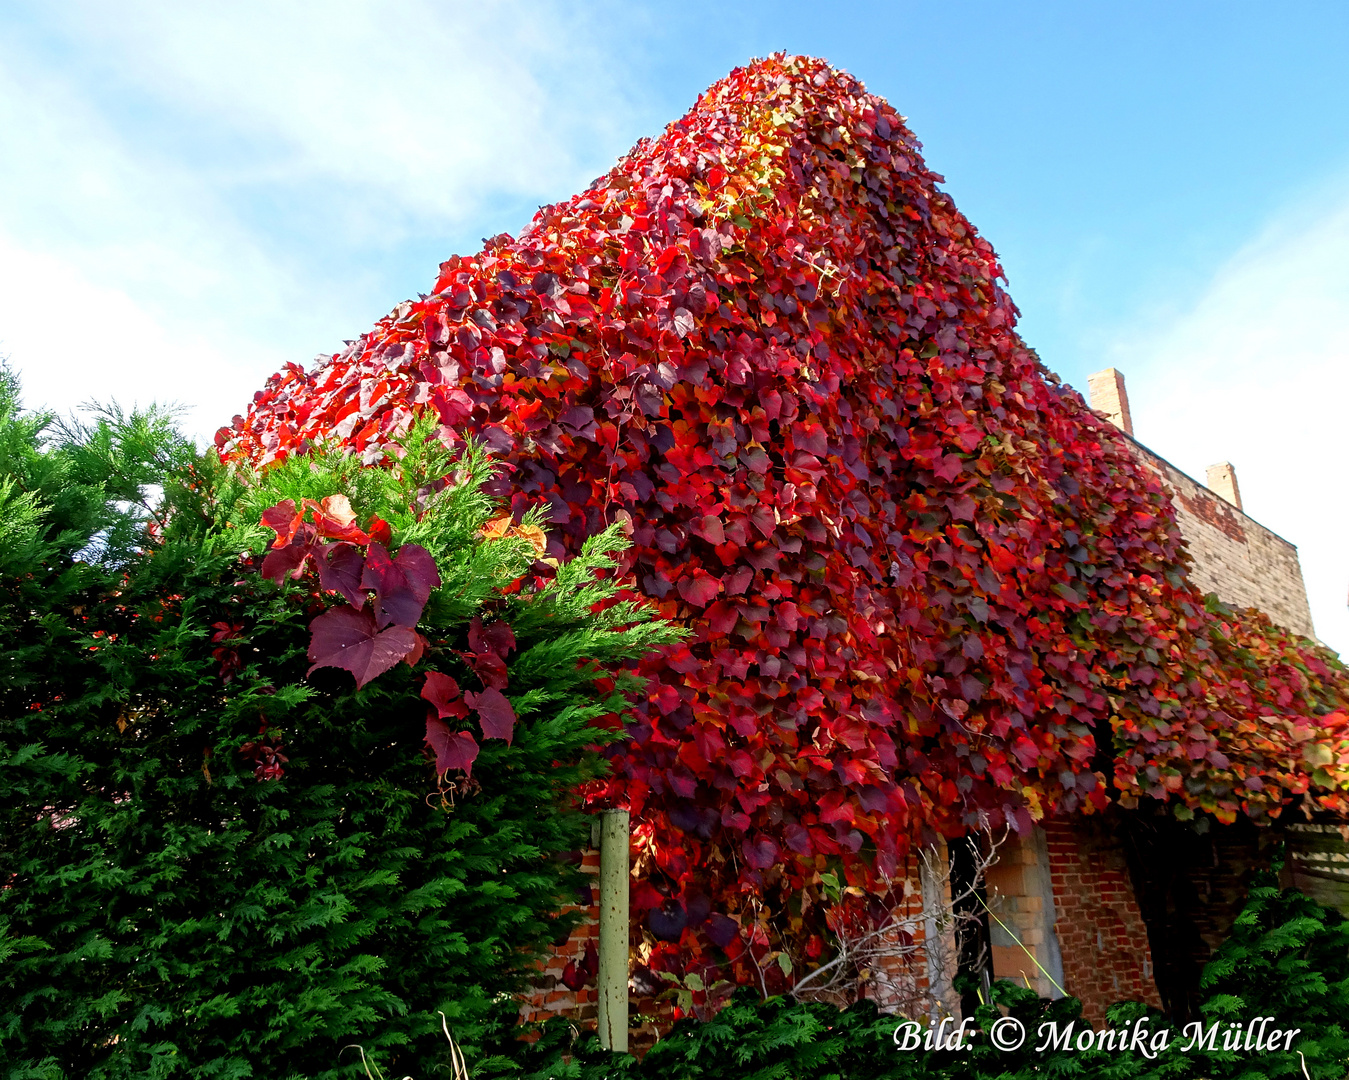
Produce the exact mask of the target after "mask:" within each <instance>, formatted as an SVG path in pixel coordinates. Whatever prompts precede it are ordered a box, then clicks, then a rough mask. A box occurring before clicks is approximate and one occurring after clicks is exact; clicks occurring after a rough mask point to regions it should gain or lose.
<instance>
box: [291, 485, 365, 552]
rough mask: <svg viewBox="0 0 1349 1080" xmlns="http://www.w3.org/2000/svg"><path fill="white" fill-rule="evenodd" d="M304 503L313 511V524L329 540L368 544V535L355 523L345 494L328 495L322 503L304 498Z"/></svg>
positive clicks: (354, 516) (354, 517)
mask: <svg viewBox="0 0 1349 1080" xmlns="http://www.w3.org/2000/svg"><path fill="white" fill-rule="evenodd" d="M304 505H305V506H306V507H307V508H308V509H310V510H312V511H313V513H314V525H315V527H317V529H318V531H319V532H320V533H321V534H322V535H323V536H326V537H328V538H329V539H331V540H350V541H354V542H355V543H357V544H368V543H369V542H370V536H369V535H368V534H367V533H366V532H365V531H364V530H362V529H360V528H359V527H358V526H357V525H356V515H355V513H354V512H353V511H352V509H351V503H350V502H348V501H347V497H346V496H345V495H329V496H328V497H327V498H326V499H324V500H323V502H322V503H316V502H314V500H312V499H305V501H304Z"/></svg>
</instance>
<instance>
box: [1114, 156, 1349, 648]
mask: <svg viewBox="0 0 1349 1080" xmlns="http://www.w3.org/2000/svg"><path fill="white" fill-rule="evenodd" d="M1110 362H1111V363H1113V364H1114V366H1115V367H1117V368H1119V369H1120V370H1122V371H1125V372H1126V373H1127V374H1128V375H1129V376H1130V380H1129V389H1130V400H1131V404H1132V406H1133V414H1134V423H1135V428H1136V432H1137V434H1138V436H1139V438H1140V439H1141V440H1142V441H1143V442H1144V443H1145V444H1147V445H1148V446H1150V447H1152V448H1153V449H1154V450H1156V451H1157V452H1158V453H1160V454H1162V455H1163V456H1165V457H1167V458H1169V459H1170V460H1171V461H1173V462H1174V463H1175V464H1176V465H1178V466H1179V467H1181V468H1182V469H1184V470H1185V471H1186V472H1189V473H1190V474H1191V475H1193V476H1198V477H1200V478H1202V477H1203V475H1204V469H1205V467H1206V466H1207V465H1209V464H1212V463H1214V462H1217V461H1223V460H1230V461H1231V462H1232V463H1233V464H1234V465H1235V466H1236V468H1237V474H1238V477H1239V480H1240V484H1241V492H1242V498H1243V502H1244V504H1245V508H1246V510H1247V512H1248V513H1250V514H1251V516H1252V517H1254V518H1255V519H1256V520H1258V521H1260V522H1262V523H1263V524H1265V525H1267V526H1268V527H1270V528H1272V529H1273V530H1275V531H1276V532H1277V533H1279V534H1280V535H1281V536H1283V537H1284V538H1285V539H1287V540H1290V541H1292V542H1293V543H1295V544H1297V545H1298V552H1299V555H1300V557H1301V560H1302V569H1303V575H1304V577H1305V579H1306V583H1307V591H1308V594H1309V596H1310V599H1311V605H1312V618H1313V621H1314V622H1315V625H1316V631H1317V635H1318V636H1319V637H1320V638H1322V640H1324V641H1326V642H1327V643H1328V644H1330V645H1332V646H1334V647H1336V648H1338V649H1345V650H1349V609H1346V601H1347V600H1349V550H1347V548H1349V545H1347V544H1346V538H1347V537H1349V475H1347V474H1349V453H1347V452H1346V445H1347V444H1349V177H1340V178H1338V180H1337V181H1336V182H1334V183H1331V184H1328V185H1326V186H1325V187H1323V188H1322V189H1320V190H1318V191H1314V192H1310V193H1305V194H1304V195H1303V196H1302V197H1300V198H1299V199H1298V201H1297V205H1296V207H1295V208H1290V209H1288V210H1287V211H1286V212H1284V213H1283V214H1281V215H1279V216H1278V217H1277V218H1276V219H1275V220H1274V221H1272V222H1270V223H1269V224H1268V225H1267V226H1266V227H1265V228H1264V229H1263V230H1262V231H1261V232H1260V234H1259V235H1258V236H1256V237H1255V238H1253V239H1252V240H1251V241H1250V243H1248V244H1247V245H1245V246H1244V247H1243V248H1242V249H1241V250H1240V251H1239V252H1237V254H1236V255H1235V256H1233V257H1232V258H1231V259H1230V260H1229V261H1228V262H1227V263H1226V264H1225V265H1224V266H1222V267H1221V268H1220V269H1219V270H1218V271H1217V272H1216V273H1215V274H1214V275H1213V278H1212V281H1211V282H1210V284H1209V286H1208V288H1207V289H1206V290H1205V291H1204V293H1203V295H1202V297H1201V298H1200V299H1199V300H1198V302H1197V303H1195V304H1194V305H1193V306H1192V307H1191V308H1190V309H1189V310H1188V311H1185V312H1182V313H1181V314H1179V315H1176V316H1172V317H1170V318H1167V319H1166V320H1164V321H1161V322H1159V323H1157V324H1156V325H1154V326H1152V327H1149V328H1148V329H1147V330H1146V331H1141V332H1138V333H1135V334H1132V335H1129V336H1127V337H1123V338H1121V339H1120V340H1119V341H1117V342H1116V343H1115V345H1114V348H1113V350H1112V356H1111V361H1110Z"/></svg>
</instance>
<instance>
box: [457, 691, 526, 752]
mask: <svg viewBox="0 0 1349 1080" xmlns="http://www.w3.org/2000/svg"><path fill="white" fill-rule="evenodd" d="M464 701H466V702H467V703H468V706H469V708H471V709H477V710H478V723H480V724H481V725H482V733H483V736H484V737H485V738H488V739H505V740H506V742H507V743H508V744H509V743H510V741H511V739H512V738H514V736H515V709H514V708H512V706H511V703H510V702H509V701H508V700H507V699H506V695H505V694H503V693H502V692H501V691H500V690H497V689H494V688H493V687H490V686H489V687H488V688H487V689H486V690H484V691H483V692H482V693H481V694H475V693H473V692H472V691H469V692H467V693H465V694H464Z"/></svg>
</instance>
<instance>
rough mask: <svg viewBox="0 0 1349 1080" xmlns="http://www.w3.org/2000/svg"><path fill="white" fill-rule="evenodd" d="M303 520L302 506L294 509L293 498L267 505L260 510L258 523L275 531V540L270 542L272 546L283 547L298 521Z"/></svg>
mask: <svg viewBox="0 0 1349 1080" xmlns="http://www.w3.org/2000/svg"><path fill="white" fill-rule="evenodd" d="M303 520H304V508H303V507H301V508H300V509H299V510H297V509H295V500H294V499H287V500H286V501H285V502H279V503H277V504H276V505H275V506H271V507H268V508H267V509H266V510H264V511H263V512H262V519H261V520H260V521H259V522H258V524H259V525H266V526H267V527H268V528H269V529H273V530H275V532H276V542H275V543H273V544H272V547H274V548H283V547H285V546H286V545H287V544H289V543H290V541H291V538H292V537H293V536H294V535H295V530H296V529H297V528H299V526H300V522H301V521H303Z"/></svg>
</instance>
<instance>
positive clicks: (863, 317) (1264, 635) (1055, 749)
mask: <svg viewBox="0 0 1349 1080" xmlns="http://www.w3.org/2000/svg"><path fill="white" fill-rule="evenodd" d="M940 181H941V178H940V177H939V176H937V175H935V174H934V173H933V172H931V171H930V170H929V169H928V168H927V166H926V165H925V164H924V162H923V159H922V157H921V155H920V153H919V144H918V143H917V141H916V140H915V139H914V137H913V135H912V134H911V133H910V132H909V130H908V128H907V127H905V124H904V121H903V118H902V117H900V116H898V115H897V114H896V112H895V110H894V109H893V108H891V106H890V105H889V104H887V103H886V102H885V101H883V100H881V99H880V98H877V97H875V96H873V95H870V94H868V93H866V91H865V90H864V88H863V87H862V85H861V84H860V83H858V82H857V80H855V79H854V78H852V77H851V76H849V75H847V74H844V73H842V72H839V71H837V70H834V69H832V68H830V67H829V66H828V65H827V64H825V63H824V62H822V61H819V60H814V59H807V58H800V57H795V58H793V57H785V56H775V57H773V58H770V59H768V60H764V61H759V62H756V63H754V64H752V65H750V66H748V67H745V68H743V69H739V70H737V71H734V72H732V73H731V74H730V75H729V76H728V77H727V78H725V79H723V80H722V81H720V82H718V83H717V84H716V85H714V86H713V87H711V88H710V89H709V90H708V91H707V92H706V93H705V94H704V95H703V96H702V97H701V98H700V99H699V100H698V102H697V103H696V104H695V105H694V107H693V108H692V109H691V110H690V111H689V113H688V114H687V115H686V116H684V117H683V118H682V119H681V120H679V121H678V122H676V123H674V124H671V125H670V126H669V127H668V128H667V129H666V131H665V133H664V134H663V135H661V136H660V137H659V138H657V139H655V140H653V141H645V140H644V141H643V142H641V143H639V144H638V145H637V146H636V147H635V148H634V149H633V150H632V151H631V152H630V153H629V154H628V155H627V156H626V157H625V158H623V159H622V160H621V161H620V162H619V163H618V164H617V165H616V166H615V168H614V169H613V170H612V171H611V172H610V173H608V174H607V175H606V176H604V177H602V178H600V179H599V180H598V181H596V182H595V184H594V185H593V186H592V187H591V188H590V189H589V190H586V191H584V192H581V193H580V194H578V195H576V196H575V197H573V198H572V199H570V200H568V201H566V202H563V203H559V204H557V205H554V206H549V207H546V208H544V209H542V210H540V212H539V214H538V215H537V216H536V218H535V219H534V221H533V223H532V224H531V225H530V226H529V227H528V228H527V229H525V230H524V232H522V233H521V234H520V236H518V237H511V236H507V235H502V236H498V237H495V238H494V239H492V240H491V241H488V242H487V245H486V247H485V248H484V249H483V250H482V251H481V252H480V253H478V254H476V255H473V256H468V257H455V258H451V259H449V260H448V261H446V262H445V263H443V264H442V266H441V268H440V274H439V276H438V278H437V279H436V281H435V284H434V287H433V291H432V293H431V294H430V295H428V296H425V297H422V298H420V299H418V300H415V301H409V302H407V303H404V304H401V305H400V306H399V307H398V308H396V309H395V310H394V311H393V312H392V313H391V314H390V315H389V316H388V317H387V318H385V319H384V320H382V321H381V322H380V323H379V324H378V325H377V326H376V327H375V328H374V329H373V330H372V331H370V332H369V333H367V334H365V335H364V336H362V337H361V338H360V339H359V340H358V341H356V342H354V343H353V344H352V345H351V346H350V348H348V349H347V350H346V351H345V352H343V353H341V354H339V355H336V356H334V357H332V359H331V360H330V361H328V362H327V363H325V364H322V365H321V366H319V367H318V368H317V369H316V370H314V371H305V370H304V369H302V368H301V367H299V366H295V365H291V366H289V367H288V368H287V369H286V370H285V371H283V372H281V373H280V374H278V375H276V376H275V377H273V378H272V379H271V380H270V381H269V382H268V384H267V386H266V388H265V389H264V390H263V391H262V392H261V393H260V394H259V395H257V397H256V399H255V401H254V403H253V404H252V405H251V406H250V408H249V410H248V414H247V416H246V417H240V418H236V420H235V422H234V424H233V426H232V427H230V428H227V429H224V430H222V432H221V433H220V435H219V436H218V442H219V445H220V447H221V449H222V451H223V452H224V453H225V454H226V455H227V456H229V457H233V458H237V459H246V460H249V461H252V462H259V463H265V462H267V461H269V460H273V459H276V458H278V457H281V456H284V455H287V454H292V453H295V452H297V451H298V450H301V449H302V448H303V447H304V446H305V445H306V443H307V442H309V441H312V440H318V439H331V438H336V439H339V440H341V441H342V442H344V443H345V444H347V445H348V446H350V447H352V448H353V449H355V450H357V451H359V452H361V453H364V454H365V455H366V456H367V460H369V461H370V462H372V463H374V462H377V461H380V460H381V457H382V455H381V448H382V447H383V446H384V445H386V444H387V443H389V442H390V441H391V440H393V439H395V438H396V437H397V436H398V435H399V434H400V433H402V432H403V431H404V430H405V429H406V428H407V426H408V424H409V422H410V420H411V418H412V416H413V414H414V413H415V412H416V411H417V410H435V411H436V412H437V413H438V415H439V417H440V420H441V422H442V423H443V425H444V426H443V429H442V431H443V436H444V438H446V439H447V440H459V439H465V438H468V437H476V438H478V439H482V440H484V441H485V442H486V443H487V444H488V445H489V446H490V447H492V448H493V450H494V451H495V452H496V453H497V454H498V455H499V457H500V459H501V461H502V462H503V463H505V464H506V466H507V471H506V472H505V474H504V475H503V477H502V479H501V482H500V492H501V494H502V495H503V496H505V497H507V498H508V499H509V500H510V502H511V505H512V506H513V507H514V508H515V509H516V510H517V511H518V512H523V511H524V509H525V508H527V507H529V506H532V505H535V504H537V503H539V502H540V501H544V502H547V503H548V504H549V505H550V507H551V530H552V531H551V538H550V543H551V544H552V545H553V546H554V548H555V549H556V550H558V551H561V550H563V549H574V548H575V547H576V546H577V545H578V544H579V543H580V542H581V540H582V539H583V538H584V537H586V536H588V535H590V534H593V533H595V532H596V531H598V530H600V529H601V528H603V527H604V525H605V524H606V523H609V522H614V521H625V522H627V523H628V525H629V527H630V530H631V535H632V537H633V540H634V542H635V543H634V547H633V548H632V549H631V551H630V552H629V553H628V557H627V560H626V563H625V565H624V568H623V569H624V572H625V573H626V574H628V576H629V579H630V581H631V583H632V588H633V589H634V590H636V591H637V592H639V593H641V594H644V595H645V596H647V597H649V598H650V599H651V601H652V602H653V603H655V604H658V605H659V606H660V607H661V609H662V610H663V611H664V612H665V613H666V614H667V615H669V616H670V617H671V618H674V619H677V620H679V621H681V622H683V623H685V624H686V625H688V626H689V627H690V628H692V630H693V632H694V637H693V639H692V640H691V641H690V642H689V643H688V644H687V646H684V647H680V648H678V649H677V650H675V651H673V652H669V653H667V654H666V655H663V656H661V657H659V658H657V659H654V660H652V661H651V662H650V663H649V664H648V665H647V667H648V670H649V673H650V674H651V676H652V679H653V682H652V685H651V692H650V697H649V700H648V701H647V702H645V703H644V704H643V705H642V707H641V709H640V710H639V711H640V718H639V720H638V722H637V724H636V725H635V726H634V728H633V729H632V738H631V740H629V741H628V742H627V743H625V744H623V745H622V746H620V747H618V748H617V749H616V750H615V751H614V753H613V764H614V774H613V778H612V781H611V785H610V791H609V793H608V794H609V795H610V796H612V797H613V798H616V799H620V800H623V801H625V802H627V803H628V804H630V805H631V807H632V809H633V812H634V815H635V819H636V821H637V822H638V823H639V835H640V836H641V837H642V838H643V839H644V841H645V842H646V843H647V845H648V847H647V851H648V856H649V859H650V860H651V861H650V863H649V864H648V868H649V870H650V874H649V875H648V880H649V881H651V882H653V883H654V884H653V885H652V886H651V887H649V888H646V889H645V891H643V890H639V892H638V896H637V901H638V903H639V904H644V905H645V906H647V907H650V908H656V907H657V906H658V905H660V904H661V903H663V902H665V900H666V897H667V896H668V895H671V894H674V895H684V896H686V897H687V896H691V895H693V894H694V893H695V892H698V891H699V890H702V891H705V892H709V893H711V894H712V895H720V896H722V897H723V898H725V897H729V896H732V895H734V894H735V893H736V892H737V891H739V890H744V889H748V890H758V891H770V892H771V891H774V890H777V889H782V890H785V891H786V892H788V893H795V892H798V891H801V890H804V891H805V892H806V893H807V894H808V895H809V896H816V894H817V886H818V882H819V877H818V873H819V871H820V870H822V869H823V868H824V867H825V865H826V864H829V865H837V864H838V863H839V862H840V861H841V862H842V863H843V864H844V866H845V867H846V868H847V872H848V874H849V879H850V880H852V881H853V882H854V883H857V884H860V885H863V886H866V887H876V886H877V885H878V881H879V879H884V878H888V877H890V876H892V875H894V874H895V873H896V872H897V868H898V867H899V866H900V864H901V863H902V862H903V861H904V859H905V858H906V854H907V852H908V849H909V845H910V842H911V841H912V839H913V838H915V837H917V836H920V835H921V834H922V833H923V832H924V830H928V831H929V835H930V834H931V831H932V830H938V831H942V832H946V833H948V834H955V833H958V832H961V831H963V830H964V829H966V828H969V827H971V826H973V825H975V824H976V823H978V822H979V821H980V820H981V818H982V819H984V820H987V821H988V822H990V823H991V824H992V825H993V826H994V827H998V826H1000V825H1002V824H1003V823H1010V824H1011V825H1013V826H1014V827H1016V828H1018V829H1023V830H1024V829H1026V828H1028V827H1029V826H1030V824H1031V823H1032V821H1034V820H1035V819H1037V818H1039V817H1041V816H1042V815H1045V814H1051V813H1055V812H1065V811H1076V810H1086V811H1091V810H1098V809H1101V808H1103V807H1105V806H1106V805H1107V803H1108V802H1110V801H1111V800H1112V799H1118V800H1120V801H1122V802H1124V803H1125V804H1126V805H1127V804H1130V803H1133V802H1135V801H1137V800H1139V799H1140V798H1145V797H1150V798H1154V799H1159V800H1167V801H1170V802H1172V803H1173V804H1174V806H1175V807H1176V808H1177V810H1178V812H1180V813H1181V814H1182V815H1188V814H1192V813H1193V812H1195V811H1200V810H1202V811H1207V812H1209V813H1212V814H1214V815H1216V816H1217V817H1218V818H1219V819H1220V820H1231V819H1232V818H1233V817H1234V816H1235V815H1236V814H1238V813H1239V812H1246V813H1249V814H1251V815H1253V816H1257V817H1259V816H1262V815H1266V814H1271V813H1273V814H1276V813H1278V811H1279V809H1280V807H1281V806H1282V805H1283V804H1284V803H1285V802H1286V801H1287V800H1288V799H1289V798H1290V797H1292V796H1294V795H1296V794H1299V793H1302V792H1308V793H1309V798H1311V800H1312V801H1313V802H1315V803H1317V804H1320V805H1322V806H1325V807H1329V808H1332V809H1343V807H1344V805H1345V804H1344V801H1343V792H1344V790H1345V780H1346V778H1347V777H1349V754H1346V749H1347V748H1349V744H1347V743H1346V741H1345V738H1344V736H1345V732H1344V730H1343V728H1344V724H1345V714H1344V712H1343V710H1344V708H1345V705H1346V687H1347V686H1349V683H1346V678H1345V671H1344V669H1343V667H1341V666H1340V665H1339V664H1338V662H1337V661H1336V660H1335V658H1334V657H1333V656H1332V655H1331V654H1329V653H1328V652H1326V651H1324V650H1321V649H1319V648H1316V647H1314V646H1313V645H1312V644H1311V643H1309V642H1306V641H1295V640H1292V639H1291V638H1290V637H1289V635H1287V634H1285V633H1284V632H1282V631H1280V630H1279V629H1277V628H1275V627H1273V626H1271V625H1269V623H1268V621H1267V620H1262V619H1261V618H1260V617H1258V616H1256V615H1254V614H1252V613H1247V614H1242V615H1237V614H1234V613H1231V612H1228V611H1225V610H1222V609H1215V610H1208V609H1206V607H1205V599H1204V598H1203V597H1202V596H1200V595H1198V594H1197V592H1196V590H1195V589H1194V587H1193V586H1192V585H1191V584H1190V583H1189V581H1188V579H1187V576H1186V566H1187V555H1186V552H1185V549H1184V546H1183V544H1182V542H1181V538H1180V534H1179V531H1178V529H1177V525H1176V518H1175V514H1174V512H1173V510H1172V506H1171V503H1170V500H1169V497H1168V495H1167V494H1166V492H1164V491H1163V490H1162V489H1161V487H1160V486H1159V484H1158V483H1157V481H1156V480H1155V479H1153V478H1151V477H1150V476H1149V475H1147V474H1146V473H1145V472H1144V471H1143V470H1142V469H1141V468H1140V467H1139V466H1138V465H1137V464H1136V463H1135V461H1134V459H1133V458H1132V456H1131V455H1130V453H1129V450H1128V449H1127V447H1126V446H1125V445H1123V442H1122V440H1121V438H1120V437H1119V436H1118V435H1117V433H1116V432H1115V430H1114V429H1113V428H1112V427H1111V426H1110V425H1109V424H1108V423H1105V422H1104V421H1102V420H1101V419H1099V418H1098V417H1097V416H1095V415H1094V414H1093V413H1092V412H1091V411H1090V410H1089V409H1088V408H1087V406H1086V405H1085V404H1084V403H1083V401H1082V399H1081V397H1080V396H1079V395H1078V393H1077V392H1076V391H1074V390H1072V389H1071V388H1068V387H1065V386H1063V385H1061V384H1060V383H1059V381H1058V379H1057V378H1055V377H1054V376H1053V375H1052V374H1050V373H1048V372H1047V371H1046V370H1045V369H1044V368H1043V367H1042V366H1041V365H1040V363H1039V361H1038V360H1037V358H1036V356H1035V355H1034V353H1033V352H1031V351H1030V350H1029V349H1027V347H1026V346H1025V344H1024V343H1023V342H1022V340H1021V339H1020V337H1019V336H1018V335H1017V333H1016V330H1015V324H1016V316H1017V311H1016V308H1015V306H1014V305H1013V304H1012V301H1011V299H1010V298H1009V297H1008V295H1007V294H1006V292H1005V291H1004V290H1003V289H1002V287H1001V286H1000V284H999V282H1000V280H1001V278H1002V272H1001V269H1000V267H999V265H998V261H997V258H996V256H995V254H994V252H993V249H992V248H991V247H990V245H989V244H988V242H987V241H985V240H984V239H983V238H982V237H980V236H979V235H978V234H977V233H976V232H975V230H974V228H973V226H971V225H970V223H969V222H968V221H967V220H966V219H965V218H964V217H963V216H962V215H961V213H960V212H959V211H958V210H957V209H956V207H955V205H954V204H953V202H952V201H951V199H950V197H949V196H947V195H946V194H944V193H943V192H942V191H941V190H940V188H939V186H938V185H939V183H940ZM690 881H693V882H695V883H696V884H693V885H691V884H689V882H690ZM676 921H677V920H676ZM709 925H711V924H709ZM690 932H691V931H690ZM676 936H678V935H677V932H676Z"/></svg>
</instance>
